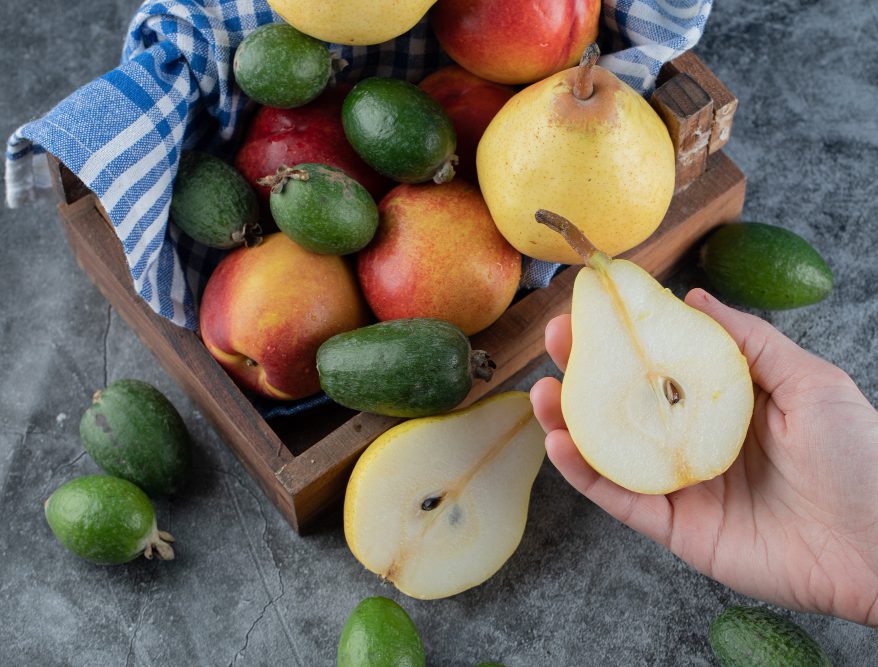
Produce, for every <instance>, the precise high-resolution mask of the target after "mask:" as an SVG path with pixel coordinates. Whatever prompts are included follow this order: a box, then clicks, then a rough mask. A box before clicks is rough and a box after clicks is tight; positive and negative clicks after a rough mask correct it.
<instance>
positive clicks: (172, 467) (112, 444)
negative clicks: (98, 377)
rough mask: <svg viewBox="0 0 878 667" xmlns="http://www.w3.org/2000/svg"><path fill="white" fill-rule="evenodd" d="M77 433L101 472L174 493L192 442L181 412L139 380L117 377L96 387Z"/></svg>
mask: <svg viewBox="0 0 878 667" xmlns="http://www.w3.org/2000/svg"><path fill="white" fill-rule="evenodd" d="M79 435H80V437H81V438H82V442H83V444H84V445H85V449H86V451H87V452H88V453H89V454H90V455H91V457H92V458H93V459H94V461H95V463H97V464H98V466H100V467H101V469H102V470H103V471H104V472H106V473H108V474H110V475H114V476H116V477H121V478H123V479H127V480H128V481H129V482H133V483H134V484H136V485H137V486H139V487H140V488H141V489H143V490H144V491H146V492H147V493H149V494H150V495H156V494H165V493H171V492H173V491H174V490H175V489H176V488H177V487H178V485H179V484H180V482H181V481H182V480H183V478H184V477H185V476H186V473H187V472H188V470H189V465H190V461H191V458H192V442H191V439H190V437H189V432H188V431H187V430H186V425H185V424H184V423H183V419H182V418H181V417H180V413H179V412H177V410H176V409H175V408H174V406H173V405H172V404H171V402H170V401H169V400H168V399H167V398H165V396H164V395H163V394H162V393H161V392H160V391H159V390H158V389H156V388H155V387H153V386H151V385H148V384H147V383H145V382H141V381H139V380H127V379H126V380H117V381H115V382H113V383H111V384H110V385H109V386H108V387H107V388H105V389H101V390H100V391H97V392H95V395H94V397H93V398H92V404H91V406H90V407H89V408H88V409H87V410H86V411H85V414H83V415H82V419H81V420H80V422H79Z"/></svg>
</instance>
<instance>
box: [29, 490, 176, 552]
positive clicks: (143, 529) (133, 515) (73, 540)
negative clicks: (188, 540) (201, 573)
mask: <svg viewBox="0 0 878 667" xmlns="http://www.w3.org/2000/svg"><path fill="white" fill-rule="evenodd" d="M45 510H46V519H47V520H48V522H49V527H50V528H51V529H52V532H53V533H55V537H57V538H58V541H59V542H61V544H63V545H64V546H65V547H67V548H68V549H69V550H70V551H72V552H73V553H75V554H76V555H77V556H80V557H81V558H84V559H86V560H89V561H91V562H92V563H97V564H98V565H118V564H120V563H127V562H128V561H130V560H133V559H135V558H137V557H138V556H139V555H140V554H143V555H144V556H145V557H146V558H148V559H152V557H153V556H156V557H157V558H158V559H159V560H173V558H174V550H173V549H172V548H171V545H170V542H173V541H174V538H173V537H172V536H171V535H170V534H169V533H166V532H165V531H162V530H159V529H158V528H157V527H156V517H155V510H154V509H153V506H152V503H150V501H149V498H147V497H146V494H145V493H144V492H143V491H141V490H140V489H138V488H137V487H136V486H135V485H134V484H132V483H131V482H128V481H126V480H124V479H119V478H118V477H110V476H108V475H90V476H86V477H77V478H75V479H72V480H70V481H69V482H67V483H66V484H63V485H62V486H60V487H59V488H57V489H56V490H55V492H54V493H53V494H52V495H51V496H49V499H48V500H47V501H46V503H45Z"/></svg>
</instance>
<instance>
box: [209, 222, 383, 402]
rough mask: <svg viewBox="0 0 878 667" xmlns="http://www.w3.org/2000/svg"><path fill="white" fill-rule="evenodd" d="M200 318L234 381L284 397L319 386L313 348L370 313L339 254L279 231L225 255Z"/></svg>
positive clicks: (298, 395) (362, 322)
mask: <svg viewBox="0 0 878 667" xmlns="http://www.w3.org/2000/svg"><path fill="white" fill-rule="evenodd" d="M200 319H201V321H200V328H201V337H202V339H203V340H204V344H205V345H206V346H207V349H208V350H209V351H210V353H211V354H212V355H213V356H214V358H215V359H216V360H217V361H218V362H219V363H220V364H221V365H222V366H223V367H224V368H225V369H226V371H228V373H229V375H231V376H232V378H233V379H234V380H235V381H236V382H237V383H238V384H239V385H241V386H242V387H245V388H246V389H250V390H252V391H254V392H257V393H259V394H262V395H263V396H268V397H269V398H279V399H288V400H289V399H295V398H302V397H304V396H308V395H310V394H314V393H316V392H318V391H319V390H320V379H319V377H318V375H317V361H316V355H317V348H318V347H320V345H321V344H322V343H323V342H324V341H326V340H327V339H328V338H331V337H332V336H334V335H335V334H337V333H341V332H342V331H350V330H351V329H356V328H358V327H361V326H364V325H365V324H367V323H368V321H369V311H368V309H367V308H366V304H365V303H364V301H363V297H362V294H361V293H360V290H359V288H358V286H357V281H356V277H355V276H354V272H353V270H352V269H351V267H350V266H349V265H348V263H347V262H346V261H345V260H344V259H342V258H341V257H335V256H332V255H317V254H315V253H311V252H308V251H307V250H305V249H304V248H302V247H300V246H298V245H296V244H295V243H294V242H293V241H292V240H290V239H289V238H288V237H286V236H285V235H284V234H280V233H278V234H270V235H269V236H266V237H265V239H264V240H263V241H262V243H261V244H259V245H258V246H256V247H254V248H244V247H242V248H238V249H237V250H234V251H232V252H231V253H230V254H228V255H227V256H226V257H225V258H223V260H222V262H220V264H219V266H217V268H216V270H214V272H213V273H212V274H211V276H210V279H209V280H208V282H207V286H206V287H205V289H204V296H203V297H202V299H201V311H200Z"/></svg>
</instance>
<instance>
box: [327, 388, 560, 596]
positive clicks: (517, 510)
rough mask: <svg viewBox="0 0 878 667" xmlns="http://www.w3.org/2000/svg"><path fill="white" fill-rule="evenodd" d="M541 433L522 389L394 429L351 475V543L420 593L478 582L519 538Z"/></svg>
mask: <svg viewBox="0 0 878 667" xmlns="http://www.w3.org/2000/svg"><path fill="white" fill-rule="evenodd" d="M543 439H544V434H543V430H542V429H541V428H540V425H539V424H538V423H537V421H536V419H535V418H534V415H533V410H532V408H531V404H530V400H529V398H528V395H527V394H525V393H524V392H518V391H516V392H508V393H504V394H499V395H497V396H494V397H491V398H488V399H486V400H483V401H481V402H480V403H477V404H476V405H474V406H472V407H470V408H467V409H465V410H459V411H456V412H451V413H449V414H447V415H442V416H439V417H424V418H421V419H412V420H410V421H407V422H404V423H402V424H400V425H399V426H396V427H394V428H392V429H390V430H389V431H387V432H386V433H385V434H384V435H382V436H381V437H379V438H378V439H377V440H375V442H373V443H372V444H371V445H370V446H369V448H368V449H367V450H366V451H365V452H364V453H363V455H362V456H361V457H360V460H359V461H358V462H357V465H356V466H355V468H354V472H353V474H352V475H351V479H350V482H349V483H348V487H347V493H346V495H345V502H344V531H345V537H346V538H347V542H348V546H349V547H350V549H351V551H352V552H353V554H354V556H355V557H356V558H357V560H359V561H360V562H361V563H362V564H363V565H364V566H365V567H366V568H367V569H368V570H371V571H372V572H375V573H376V574H378V575H380V576H381V577H382V578H383V579H386V580H388V581H390V582H392V583H393V584H394V585H395V586H396V587H397V588H398V589H399V590H401V591H402V592H403V593H405V594H406V595H409V596H411V597H414V598H420V599H422V600H432V599H436V598H444V597H448V596H450V595H455V594H456V593H460V592H461V591H465V590H466V589H468V588H472V587H473V586H477V585H479V584H481V583H482V582H484V581H486V580H487V579H488V578H490V577H491V576H492V575H493V574H494V573H495V572H496V571H497V570H499V569H500V568H501V567H502V566H503V564H504V563H505V562H506V561H507V560H508V559H509V557H510V556H511V555H512V554H513V553H514V552H515V549H516V548H517V547H518V544H519V542H521V537H522V534H523V533H524V526H525V523H526V521H527V509H528V503H529V501H530V492H531V487H532V486H533V482H534V479H535V478H536V476H537V472H538V471H539V469H540V465H541V464H542V462H543V456H544V455H545V449H544V447H543Z"/></svg>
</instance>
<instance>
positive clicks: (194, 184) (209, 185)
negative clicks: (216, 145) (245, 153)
mask: <svg viewBox="0 0 878 667" xmlns="http://www.w3.org/2000/svg"><path fill="white" fill-rule="evenodd" d="M258 218H259V204H258V203H257V201H256V193H254V192H253V188H251V187H250V184H249V183H247V181H245V180H244V177H243V176H241V174H239V173H238V171H237V170H236V169H235V168H234V167H232V166H231V165H228V164H226V163H225V162H223V161H222V160H220V159H219V158H216V157H214V156H212V155H208V154H207V153H198V152H195V151H183V154H182V155H181V156H180V165H179V168H178V169H177V176H176V178H175V179H174V191H173V195H172V197H171V220H173V222H174V224H176V225H177V227H179V228H180V229H181V230H183V231H184V232H185V233H186V234H187V235H188V236H190V237H191V238H193V239H195V240H196V241H198V242H199V243H203V244H204V245H206V246H210V247H211V248H232V247H234V246H237V245H241V244H242V243H248V244H249V243H254V242H256V241H257V240H258V237H259V234H260V233H261V231H260V229H259V223H258Z"/></svg>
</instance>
